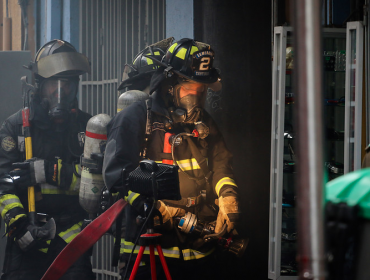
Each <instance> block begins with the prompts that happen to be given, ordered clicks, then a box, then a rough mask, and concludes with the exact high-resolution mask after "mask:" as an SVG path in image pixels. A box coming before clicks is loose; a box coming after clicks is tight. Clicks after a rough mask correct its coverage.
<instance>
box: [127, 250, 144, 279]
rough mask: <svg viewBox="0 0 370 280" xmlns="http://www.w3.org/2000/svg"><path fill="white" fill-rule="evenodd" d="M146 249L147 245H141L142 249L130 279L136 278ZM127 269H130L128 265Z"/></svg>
mask: <svg viewBox="0 0 370 280" xmlns="http://www.w3.org/2000/svg"><path fill="white" fill-rule="evenodd" d="M144 250H145V246H141V247H140V250H139V253H138V254H137V257H136V261H135V264H134V267H133V269H132V271H131V275H130V279H129V280H133V279H135V276H136V273H137V270H138V269H139V265H140V261H141V258H142V256H143V253H144ZM127 269H128V267H127Z"/></svg>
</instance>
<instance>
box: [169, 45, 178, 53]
mask: <svg viewBox="0 0 370 280" xmlns="http://www.w3.org/2000/svg"><path fill="white" fill-rule="evenodd" d="M176 46H177V43H175V44H173V45H172V46H171V47H170V48H169V49H168V51H169V52H170V53H172V52H173V50H174V49H175V47H176Z"/></svg>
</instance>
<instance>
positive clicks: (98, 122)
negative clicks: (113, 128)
mask: <svg viewBox="0 0 370 280" xmlns="http://www.w3.org/2000/svg"><path fill="white" fill-rule="evenodd" d="M110 120H111V117H110V116H108V115H106V114H99V115H96V116H94V117H92V118H91V119H90V120H89V121H88V123H87V126H86V133H85V141H84V143H85V146H84V154H83V158H82V162H81V165H82V171H81V184H80V194H79V200H80V205H81V206H82V208H84V209H85V210H86V211H87V212H88V213H89V214H95V213H97V212H98V210H99V202H100V194H101V191H102V189H103V187H104V181H103V176H102V174H101V164H102V159H103V157H102V156H101V155H102V154H104V151H105V145H106V142H107V124H108V123H109V121H110ZM93 153H96V154H100V156H101V157H100V158H101V162H100V163H98V161H97V160H95V159H93V158H92V156H91V154H93ZM99 164H100V168H99Z"/></svg>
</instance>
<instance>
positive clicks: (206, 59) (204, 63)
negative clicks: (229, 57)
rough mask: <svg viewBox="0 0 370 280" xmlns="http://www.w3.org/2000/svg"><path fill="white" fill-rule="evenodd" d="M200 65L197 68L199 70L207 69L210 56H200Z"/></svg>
mask: <svg viewBox="0 0 370 280" xmlns="http://www.w3.org/2000/svg"><path fill="white" fill-rule="evenodd" d="M200 62H201V63H200V65H199V70H200V71H207V70H209V64H210V62H211V58H210V57H207V56H204V57H202V59H201V61H200Z"/></svg>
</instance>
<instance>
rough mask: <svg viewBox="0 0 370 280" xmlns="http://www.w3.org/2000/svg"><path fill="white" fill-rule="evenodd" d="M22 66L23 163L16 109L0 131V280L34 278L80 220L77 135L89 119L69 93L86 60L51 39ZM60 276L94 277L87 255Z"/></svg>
mask: <svg viewBox="0 0 370 280" xmlns="http://www.w3.org/2000/svg"><path fill="white" fill-rule="evenodd" d="M27 68H28V69H30V70H31V71H32V72H33V75H34V81H35V84H34V85H33V92H32V93H31V97H30V104H29V107H30V116H29V122H30V134H31V139H32V153H33V158H31V159H27V160H26V154H25V153H26V151H25V143H24V142H25V135H24V131H23V128H22V110H20V111H18V112H17V113H15V114H13V115H12V116H10V117H9V118H8V119H7V120H6V121H5V122H4V123H3V125H2V127H1V128H0V142H1V147H0V174H1V177H0V212H1V215H2V218H3V219H4V221H5V224H6V226H7V236H8V238H7V246H6V256H5V261H4V268H3V273H4V274H3V275H2V276H1V279H41V277H42V276H43V274H44V273H45V271H46V270H47V269H48V267H49V266H50V264H51V263H52V262H53V260H54V259H55V258H56V256H57V255H58V254H59V252H61V250H63V248H64V247H65V246H66V245H67V244H68V243H69V242H70V241H71V240H72V239H73V238H74V237H75V236H76V235H77V234H78V233H79V232H80V230H81V226H82V222H83V220H84V218H86V212H85V211H84V210H83V209H82V208H81V206H80V205H79V201H78V190H79V182H80V178H79V173H80V172H79V164H78V162H79V158H80V155H81V154H82V152H83V150H82V147H81V146H80V145H79V141H78V133H79V132H84V131H85V129H86V124H87V121H88V120H89V119H90V117H91V116H90V115H89V114H87V113H84V112H82V111H81V110H79V109H78V103H77V97H76V95H77V90H78V83H79V75H82V74H84V73H89V72H90V64H89V61H88V59H87V58H86V57H85V56H84V55H82V54H81V53H78V52H77V51H76V49H75V48H74V47H73V46H72V45H71V44H70V43H68V42H66V41H63V40H52V41H50V42H48V43H46V44H45V45H44V46H43V47H41V48H40V49H39V51H38V52H37V54H36V56H35V60H34V61H33V62H31V63H30V65H29V66H28V67H27ZM29 86H31V85H29ZM26 137H27V136H26ZM29 186H34V188H35V200H36V206H35V208H36V212H38V213H43V214H42V215H41V214H38V216H37V217H38V220H37V221H35V222H33V221H31V220H30V219H29V217H28V197H27V189H28V187H29ZM50 217H51V218H52V219H51V218H50ZM51 220H54V221H55V223H54V226H52V224H50V221H51ZM45 221H47V223H46V225H49V226H48V227H45ZM55 225H56V226H55ZM61 279H80V280H81V279H94V278H93V273H92V267H91V263H90V258H89V255H87V254H85V255H83V256H82V257H81V258H80V259H79V260H78V261H77V262H76V263H75V264H74V265H73V266H72V267H71V268H70V269H69V270H68V272H67V273H66V274H65V275H64V276H63V277H62V278H61Z"/></svg>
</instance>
